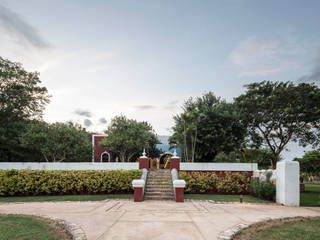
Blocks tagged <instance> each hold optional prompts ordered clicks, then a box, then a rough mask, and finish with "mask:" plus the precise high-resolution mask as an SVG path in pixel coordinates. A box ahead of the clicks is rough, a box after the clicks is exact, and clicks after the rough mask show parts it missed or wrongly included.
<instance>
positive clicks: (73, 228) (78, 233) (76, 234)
mask: <svg viewBox="0 0 320 240" xmlns="http://www.w3.org/2000/svg"><path fill="white" fill-rule="evenodd" d="M1 215H3V216H10V215H11V216H12V215H18V216H31V217H39V218H46V219H49V220H51V221H53V222H54V223H55V224H57V225H58V226H60V227H62V228H63V229H66V230H67V231H68V232H69V233H70V234H71V235H72V239H73V240H87V236H86V234H85V233H84V231H83V230H82V228H81V227H79V226H78V225H76V224H74V223H69V222H67V221H66V220H63V219H60V218H55V217H50V216H47V215H42V214H1Z"/></svg>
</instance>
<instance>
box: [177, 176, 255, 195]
mask: <svg viewBox="0 0 320 240" xmlns="http://www.w3.org/2000/svg"><path fill="white" fill-rule="evenodd" d="M179 178H181V179H184V180H185V181H186V187H185V189H184V192H185V193H221V194H247V193H248V192H249V187H250V177H248V173H247V172H244V173H243V174H240V173H232V172H225V174H224V176H223V177H219V176H217V175H216V174H215V173H211V172H190V173H187V172H180V173H179Z"/></svg>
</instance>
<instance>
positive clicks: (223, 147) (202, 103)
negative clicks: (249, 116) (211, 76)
mask: <svg viewBox="0 0 320 240" xmlns="http://www.w3.org/2000/svg"><path fill="white" fill-rule="evenodd" d="M182 109H183V111H184V112H183V113H182V114H179V115H176V116H174V121H175V126H174V127H173V132H174V133H173V135H172V137H171V138H170V140H169V141H170V143H171V144H177V145H178V147H179V148H180V149H181V150H182V152H183V153H182V155H183V158H184V159H185V161H189V160H191V161H198V162H203V161H204V162H209V161H214V159H215V157H216V155H217V154H218V153H219V152H225V153H227V154H228V153H229V152H231V151H234V150H235V149H238V148H240V145H241V144H242V143H243V141H244V138H245V134H246V128H245V126H244V125H243V124H242V122H241V121H240V112H239V111H238V109H237V107H236V106H235V105H234V104H230V103H227V102H226V101H224V100H221V99H220V98H217V97H216V96H214V94H213V93H212V92H209V93H207V94H204V95H203V96H202V97H197V98H195V99H193V98H190V99H188V100H187V101H185V103H184V105H183V107H182ZM190 149H191V151H190Z"/></svg>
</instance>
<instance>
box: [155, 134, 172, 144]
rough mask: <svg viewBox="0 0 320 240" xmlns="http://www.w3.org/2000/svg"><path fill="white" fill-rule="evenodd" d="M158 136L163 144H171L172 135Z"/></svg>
mask: <svg viewBox="0 0 320 240" xmlns="http://www.w3.org/2000/svg"><path fill="white" fill-rule="evenodd" d="M157 137H158V139H159V141H160V142H161V144H163V145H169V137H170V136H166V135H158V136H157Z"/></svg>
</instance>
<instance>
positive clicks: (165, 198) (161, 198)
mask: <svg viewBox="0 0 320 240" xmlns="http://www.w3.org/2000/svg"><path fill="white" fill-rule="evenodd" d="M144 200H173V196H172V197H150V196H149V197H148V196H145V197H144Z"/></svg>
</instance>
